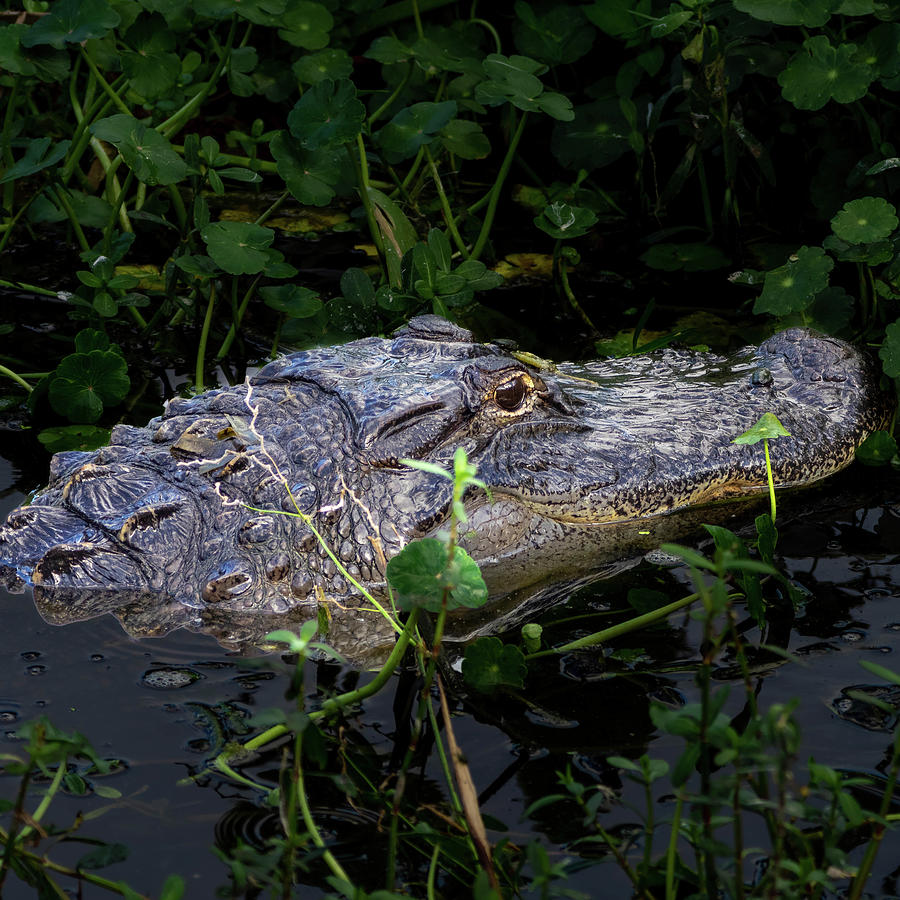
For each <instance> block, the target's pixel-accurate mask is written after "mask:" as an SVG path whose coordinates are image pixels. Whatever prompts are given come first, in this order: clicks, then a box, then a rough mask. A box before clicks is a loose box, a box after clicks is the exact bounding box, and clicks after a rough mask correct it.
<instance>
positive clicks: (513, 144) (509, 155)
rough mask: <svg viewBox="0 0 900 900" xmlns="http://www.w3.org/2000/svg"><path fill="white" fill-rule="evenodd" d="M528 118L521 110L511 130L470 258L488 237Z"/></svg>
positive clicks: (483, 244) (477, 254)
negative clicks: (507, 145) (517, 121)
mask: <svg viewBox="0 0 900 900" xmlns="http://www.w3.org/2000/svg"><path fill="white" fill-rule="evenodd" d="M527 119H528V113H527V112H523V113H522V115H521V117H520V118H519V124H518V125H517V126H516V130H515V131H514V132H513V136H512V140H511V141H510V142H509V147H507V149H506V156H504V157H503V162H502V163H501V164H500V171H499V172H498V173H497V180H496V181H495V182H494V186H493V187H492V188H491V191H490V194H489V200H488V208H487V212H486V213H485V215H484V222H483V223H482V226H481V231H480V232H479V233H478V238H477V240H476V241H475V246H474V247H472V255H471V258H472V259H478V258H479V257H480V256H481V254H482V251H483V250H484V246H485V244H486V243H487V240H488V237H489V235H490V233H491V226H492V225H493V224H494V216H495V215H496V213H497V204H498V202H499V201H500V192H501V191H502V190H503V182H504V181H506V176H507V175H508V174H509V170H510V167H511V166H512V161H513V158H514V157H515V155H516V149H517V147H518V146H519V141H520V140H521V139H522V133H523V132H524V130H525V122H526V120H527Z"/></svg>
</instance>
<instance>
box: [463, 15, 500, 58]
mask: <svg viewBox="0 0 900 900" xmlns="http://www.w3.org/2000/svg"><path fill="white" fill-rule="evenodd" d="M469 22H470V23H471V24H472V25H480V26H481V27H482V28H484V29H485V30H486V31H488V32H490V35H491V37H492V38H493V39H494V52H495V53H502V52H503V44H502V43H501V42H500V35H499V34H498V33H497V29H496V28H494V26H493V25H491V23H490V22H488V20H487V19H479V18H478V17H475V18H472V19H469Z"/></svg>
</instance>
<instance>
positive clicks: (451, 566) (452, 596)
mask: <svg viewBox="0 0 900 900" xmlns="http://www.w3.org/2000/svg"><path fill="white" fill-rule="evenodd" d="M387 579H388V582H389V583H390V585H391V587H392V588H393V589H394V591H396V593H397V604H398V606H399V607H400V609H402V610H404V611H408V610H411V609H412V608H413V607H416V606H420V607H423V608H425V609H426V610H428V611H429V612H439V611H440V609H441V605H442V602H443V599H444V595H445V593H446V595H447V609H448V610H452V609H458V608H460V607H469V608H477V607H479V606H482V605H483V604H484V602H485V600H486V599H487V587H486V586H485V583H484V579H483V578H482V577H481V572H480V571H479V569H478V565H477V564H476V562H475V561H474V560H473V559H472V557H471V556H469V554H468V553H466V551H465V550H463V549H462V548H461V547H456V548H455V551H454V555H453V559H452V560H450V559H449V554H448V552H447V545H446V544H445V543H444V542H443V541H441V540H438V539H437V538H421V539H420V540H416V541H412V542H411V543H409V544H407V545H406V546H405V547H404V548H403V549H402V550H401V551H400V552H399V553H398V554H397V555H396V556H394V557H393V558H392V559H390V560H389V561H388V564H387Z"/></svg>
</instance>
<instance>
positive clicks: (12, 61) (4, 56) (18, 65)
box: [0, 23, 37, 75]
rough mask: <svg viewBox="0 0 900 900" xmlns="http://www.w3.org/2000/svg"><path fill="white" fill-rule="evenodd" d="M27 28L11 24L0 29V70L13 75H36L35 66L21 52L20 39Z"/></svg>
mask: <svg viewBox="0 0 900 900" xmlns="http://www.w3.org/2000/svg"><path fill="white" fill-rule="evenodd" d="M26 31H28V26H27V25H24V24H18V23H13V24H12V25H7V26H6V27H5V28H0V69H5V70H6V71H7V72H12V73H13V74H15V75H36V74H37V66H36V65H35V64H34V62H32V60H31V59H29V54H26V53H23V52H22V47H21V38H22V35H23V34H24V33H25V32H26Z"/></svg>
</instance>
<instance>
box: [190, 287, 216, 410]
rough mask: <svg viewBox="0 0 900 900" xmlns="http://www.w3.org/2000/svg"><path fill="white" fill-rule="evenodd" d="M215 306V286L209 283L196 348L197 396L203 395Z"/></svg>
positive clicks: (195, 375) (195, 387)
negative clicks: (204, 372)
mask: <svg viewBox="0 0 900 900" xmlns="http://www.w3.org/2000/svg"><path fill="white" fill-rule="evenodd" d="M215 305H216V285H215V283H214V282H210V285H209V300H208V301H207V303H206V315H205V316H204V318H203V328H202V329H201V331H200V344H199V345H198V347H197V365H196V367H195V368H194V390H195V391H196V392H197V393H198V394H202V393H203V390H204V388H203V366H204V363H205V361H206V342H207V340H208V339H209V328H210V325H211V324H212V317H213V309H214V308H215Z"/></svg>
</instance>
